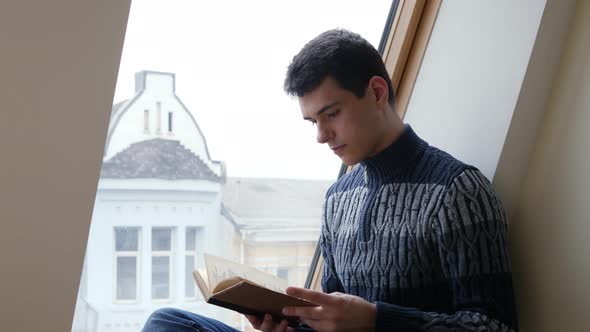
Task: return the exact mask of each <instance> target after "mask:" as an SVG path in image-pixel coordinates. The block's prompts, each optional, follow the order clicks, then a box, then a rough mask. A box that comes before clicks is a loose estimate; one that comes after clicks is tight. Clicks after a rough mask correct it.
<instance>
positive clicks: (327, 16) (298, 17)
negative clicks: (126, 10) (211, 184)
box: [115, 0, 391, 179]
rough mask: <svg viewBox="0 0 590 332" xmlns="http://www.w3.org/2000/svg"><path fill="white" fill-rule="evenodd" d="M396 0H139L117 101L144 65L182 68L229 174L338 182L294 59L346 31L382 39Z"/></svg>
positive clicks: (184, 95)
mask: <svg viewBox="0 0 590 332" xmlns="http://www.w3.org/2000/svg"><path fill="white" fill-rule="evenodd" d="M390 5H391V0H367V1H359V0H355V1H352V0H314V1H310V0H297V1H282V0H274V1H271V0H266V1H263V0H248V1H243V0H242V1H238V0H232V1H201V0H192V1H189V0H184V1H180V0H134V1H133V3H132V6H131V13H130V17H129V24H128V28H127V35H126V38H125V46H124V48H123V56H122V60H121V66H120V70H119V78H118V82H117V90H116V92H115V102H118V101H120V100H123V99H127V98H129V97H131V96H132V95H133V92H134V74H135V72H137V71H141V70H155V71H164V72H173V73H175V74H176V94H177V95H178V97H179V98H180V99H181V100H182V101H183V102H184V104H185V105H186V106H187V107H188V108H189V110H190V111H191V112H192V113H193V115H194V117H195V119H196V121H197V123H198V125H199V127H200V128H201V130H202V131H203V134H204V135H205V138H206V140H207V145H208V148H209V152H210V154H211V157H212V158H213V159H214V160H222V161H224V162H225V163H226V167H227V173H228V176H245V177H273V178H298V179H335V178H336V176H337V174H338V170H339V168H340V159H339V158H338V157H337V156H336V155H334V154H333V153H332V152H331V150H330V149H329V148H328V146H327V145H325V144H324V145H320V144H318V143H317V142H316V133H315V128H314V127H313V126H312V125H311V124H309V123H308V122H306V121H303V120H302V116H301V112H300V110H299V105H298V103H297V100H296V99H294V98H291V97H288V96H286V95H285V93H284V92H283V90H282V86H283V79H284V75H285V71H286V68H287V66H288V65H289V63H290V61H291V59H292V58H293V56H294V55H295V54H296V53H297V52H298V51H299V50H300V49H301V47H302V46H303V45H304V44H305V43H306V42H307V41H309V40H310V39H312V38H313V37H315V36H317V35H318V34H320V33H321V32H323V31H325V30H327V29H331V28H336V27H338V28H346V29H349V30H352V31H354V32H357V33H359V34H361V35H362V36H363V37H365V38H366V39H367V40H369V42H371V43H372V44H373V45H374V46H375V47H376V48H377V47H378V45H379V41H380V39H381V34H382V32H383V28H384V25H385V20H386V18H387V14H388V11H389V7H390Z"/></svg>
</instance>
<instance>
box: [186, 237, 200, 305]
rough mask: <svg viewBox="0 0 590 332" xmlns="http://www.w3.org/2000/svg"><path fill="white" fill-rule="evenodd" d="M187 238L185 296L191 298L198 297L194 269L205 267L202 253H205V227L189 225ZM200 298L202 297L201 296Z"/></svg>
mask: <svg viewBox="0 0 590 332" xmlns="http://www.w3.org/2000/svg"><path fill="white" fill-rule="evenodd" d="M185 235H186V240H185V254H184V260H185V273H184V274H185V279H184V296H185V297H186V298H189V299H193V298H197V294H196V292H195V291H196V284H195V279H194V278H193V271H194V270H196V269H203V263H202V260H201V257H200V255H201V254H203V251H202V248H203V244H202V242H203V238H202V235H203V229H202V228H201V227H187V228H186V233H185ZM199 298H201V297H200V296H199Z"/></svg>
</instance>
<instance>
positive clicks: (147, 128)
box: [143, 110, 150, 133]
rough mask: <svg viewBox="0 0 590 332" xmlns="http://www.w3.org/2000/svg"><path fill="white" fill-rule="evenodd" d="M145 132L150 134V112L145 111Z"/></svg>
mask: <svg viewBox="0 0 590 332" xmlns="http://www.w3.org/2000/svg"><path fill="white" fill-rule="evenodd" d="M143 131H144V132H145V133H149V132H150V110H144V111H143Z"/></svg>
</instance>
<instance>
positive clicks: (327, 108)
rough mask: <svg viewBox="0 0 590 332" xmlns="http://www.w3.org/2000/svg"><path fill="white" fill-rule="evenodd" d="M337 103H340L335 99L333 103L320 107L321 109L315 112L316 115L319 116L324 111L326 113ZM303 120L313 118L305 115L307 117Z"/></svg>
mask: <svg viewBox="0 0 590 332" xmlns="http://www.w3.org/2000/svg"><path fill="white" fill-rule="evenodd" d="M337 104H338V102H337V101H335V102H333V103H331V104H329V105H326V106H324V107H322V108H320V110H319V111H317V112H315V115H316V116H319V115H321V114H322V113H324V112H325V111H327V110H329V109H330V108H332V107H334V106H336V105H337ZM303 120H311V118H309V117H305V118H303Z"/></svg>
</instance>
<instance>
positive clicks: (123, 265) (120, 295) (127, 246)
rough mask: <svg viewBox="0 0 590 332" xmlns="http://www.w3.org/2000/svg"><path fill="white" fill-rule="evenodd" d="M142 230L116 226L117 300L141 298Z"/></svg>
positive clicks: (130, 300) (131, 300)
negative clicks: (140, 259) (140, 253)
mask: <svg viewBox="0 0 590 332" xmlns="http://www.w3.org/2000/svg"><path fill="white" fill-rule="evenodd" d="M139 248H140V232H139V228H136V227H115V285H116V291H115V300H116V301H118V302H135V301H136V300H138V298H139V282H138V276H139Z"/></svg>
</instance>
